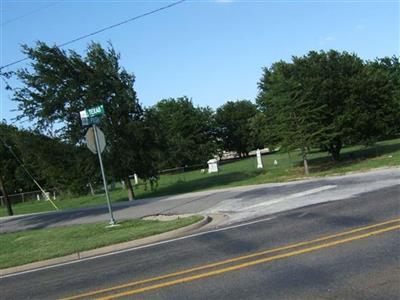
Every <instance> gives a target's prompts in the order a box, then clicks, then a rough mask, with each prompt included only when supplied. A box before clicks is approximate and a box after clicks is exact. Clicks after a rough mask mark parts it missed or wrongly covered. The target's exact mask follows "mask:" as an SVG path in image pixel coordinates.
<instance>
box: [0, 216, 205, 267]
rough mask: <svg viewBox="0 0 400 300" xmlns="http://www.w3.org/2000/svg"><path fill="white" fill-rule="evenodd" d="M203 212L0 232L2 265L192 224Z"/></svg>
mask: <svg viewBox="0 0 400 300" xmlns="http://www.w3.org/2000/svg"><path fill="white" fill-rule="evenodd" d="M201 219H202V217H201V216H191V217H187V218H179V219H176V220H172V221H148V220H147V221H146V220H140V219H137V220H130V221H122V222H121V223H120V225H121V226H118V227H112V228H106V227H105V225H106V224H105V223H95V224H83V225H72V226H66V227H56V228H49V229H37V230H27V231H21V232H16V233H4V234H1V235H0V245H1V247H0V269H4V268H9V267H12V266H17V265H23V264H27V263H30V262H35V261H40V260H45V259H50V258H55V257H60V256H64V255H68V254H72V253H76V252H81V251H85V250H90V249H95V248H99V247H103V246H107V245H112V244H116V243H122V242H126V241H131V240H135V239H139V238H143V237H147V236H151V235H154V234H159V233H163V232H166V231H170V230H173V229H176V228H180V227H183V226H187V225H190V224H193V223H195V222H197V221H200V220H201Z"/></svg>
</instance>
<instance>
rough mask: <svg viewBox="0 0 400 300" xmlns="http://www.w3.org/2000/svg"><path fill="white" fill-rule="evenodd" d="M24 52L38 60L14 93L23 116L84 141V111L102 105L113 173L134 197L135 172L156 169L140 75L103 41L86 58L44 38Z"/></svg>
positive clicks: (40, 127) (22, 72) (24, 73)
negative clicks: (149, 148) (146, 131)
mask: <svg viewBox="0 0 400 300" xmlns="http://www.w3.org/2000/svg"><path fill="white" fill-rule="evenodd" d="M23 52H24V54H26V55H27V56H28V57H29V58H30V59H31V61H32V63H31V67H30V68H24V69H20V70H18V71H17V73H16V74H17V77H18V78H19V79H20V81H21V82H22V84H23V86H22V87H21V88H18V89H16V90H15V93H14V100H15V101H17V102H18V109H19V110H20V112H21V114H20V116H19V117H18V118H19V119H22V118H25V117H28V118H29V120H30V121H32V122H34V124H35V127H36V128H37V129H38V130H40V131H41V132H46V131H48V130H51V129H53V128H56V130H54V132H55V133H56V134H57V135H58V136H60V137H62V138H63V139H65V140H68V141H70V142H72V143H82V141H83V137H84V134H85V131H86V128H84V127H83V126H81V123H80V117H79V111H81V110H83V109H86V108H90V107H93V106H97V105H100V104H102V105H103V106H104V108H105V117H103V118H102V120H101V123H100V125H99V126H100V128H101V129H102V130H103V131H104V133H105V136H106V140H107V147H106V151H105V160H106V162H107V165H108V171H110V172H111V174H110V175H112V176H113V177H114V178H116V179H123V180H125V182H126V183H127V185H126V186H127V188H128V196H129V199H130V200H131V199H133V197H134V194H133V189H132V186H131V184H130V180H129V175H130V174H133V172H136V173H137V174H138V175H139V176H141V177H146V176H148V174H150V173H154V172H152V171H151V170H149V169H150V168H152V163H151V160H152V158H151V157H150V155H148V153H150V151H149V152H147V151H146V149H145V147H146V145H144V140H145V139H144V138H143V133H142V132H143V130H144V127H145V126H144V124H143V123H144V119H143V115H144V114H143V109H142V107H141V105H140V104H139V101H138V99H137V96H136V92H135V90H134V88H133V84H134V80H135V77H134V75H133V74H131V73H129V72H127V71H126V70H125V69H124V68H122V67H121V66H120V64H119V59H120V56H119V54H118V53H116V51H115V50H114V48H113V47H112V46H111V45H109V47H108V48H103V47H102V46H101V45H100V44H98V43H92V44H90V45H89V47H88V49H87V52H86V55H85V56H81V55H79V54H78V53H76V52H74V51H64V50H62V49H60V48H59V47H56V46H53V47H51V46H48V45H46V44H45V43H43V42H38V43H37V45H36V46H35V47H33V48H32V47H28V46H26V45H25V46H23ZM148 138H150V139H151V136H150V137H148ZM110 172H109V173H110Z"/></svg>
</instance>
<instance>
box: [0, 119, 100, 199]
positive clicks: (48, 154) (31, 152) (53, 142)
mask: <svg viewBox="0 0 400 300" xmlns="http://www.w3.org/2000/svg"><path fill="white" fill-rule="evenodd" d="M0 133H1V138H2V140H4V142H5V144H6V145H7V146H6V145H5V144H4V143H1V144H0V162H1V166H2V170H4V173H3V171H2V173H3V174H4V175H3V177H4V179H5V186H6V188H7V190H9V192H10V193H19V192H22V191H31V190H37V189H38V187H37V186H36V185H35V183H34V182H33V180H32V179H31V178H30V177H29V176H28V175H27V174H26V172H25V170H24V169H23V167H22V164H23V165H24V166H25V168H26V169H27V170H28V171H29V173H31V174H32V176H33V177H34V178H35V179H36V180H37V181H38V182H39V184H40V185H41V186H43V187H44V188H45V189H49V188H56V189H57V190H58V191H59V192H69V193H72V194H82V193H85V192H86V191H87V187H86V185H87V183H88V178H92V180H96V179H97V178H96V175H95V174H98V170H97V168H96V164H95V163H94V162H95V161H94V156H93V155H90V154H89V153H88V151H87V150H86V149H83V147H82V146H75V145H71V144H67V143H65V142H63V141H61V140H59V139H56V138H50V137H47V136H45V135H42V134H40V133H38V132H32V131H29V130H22V129H18V128H16V127H14V126H11V125H7V124H5V123H1V124H0ZM13 154H14V155H15V156H14V155H13Z"/></svg>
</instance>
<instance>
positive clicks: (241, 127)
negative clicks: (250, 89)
mask: <svg viewBox="0 0 400 300" xmlns="http://www.w3.org/2000/svg"><path fill="white" fill-rule="evenodd" d="M256 114H257V107H256V105H255V104H253V103H252V102H250V101H248V100H238V101H228V102H226V103H225V104H224V105H222V106H221V107H219V108H218V109H217V112H216V115H215V120H216V122H217V125H218V130H219V138H220V139H221V141H222V147H223V149H224V150H228V151H236V152H237V153H238V154H239V155H240V157H242V156H247V155H248V153H249V151H251V150H253V149H252V146H253V144H254V142H253V141H252V139H251V135H250V120H251V118H253V117H254V116H255V115H256Z"/></svg>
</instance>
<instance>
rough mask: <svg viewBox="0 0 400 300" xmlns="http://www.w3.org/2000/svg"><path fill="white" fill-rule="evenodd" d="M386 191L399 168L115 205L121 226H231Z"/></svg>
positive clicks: (93, 213)
mask: <svg viewBox="0 0 400 300" xmlns="http://www.w3.org/2000/svg"><path fill="white" fill-rule="evenodd" d="M386 187H394V188H397V189H398V191H399V193H400V168H390V169H383V170H376V171H372V172H367V173H360V174H352V175H345V176H333V177H323V178H314V179H311V180H301V181H295V182H289V183H277V184H263V185H256V186H247V187H236V188H228V189H222V190H210V191H203V192H196V193H190V194H184V195H178V196H169V197H162V198H157V199H144V200H138V201H134V202H131V203H127V202H125V203H119V204H114V205H113V207H114V215H115V217H116V219H117V220H121V219H129V218H141V217H143V216H148V215H153V214H186V213H199V214H215V213H222V214H224V215H226V216H227V221H226V224H230V223H236V222H238V221H243V220H248V219H253V218H254V217H260V216H263V215H268V214H272V213H276V212H281V211H285V210H288V209H294V208H297V207H303V206H307V205H313V204H317V203H323V202H329V201H337V200H343V199H348V198H351V197H356V196H359V195H361V194H363V193H369V192H373V191H376V190H379V189H382V188H386ZM108 220H109V216H108V211H107V207H106V206H103V207H95V208H88V209H78V210H67V211H62V212H51V213H42V214H34V215H26V216H14V217H4V218H0V228H1V229H0V230H1V232H11V231H17V230H25V229H33V228H46V227H53V226H65V225H71V224H79V223H91V222H99V221H106V222H107V221H108Z"/></svg>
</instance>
